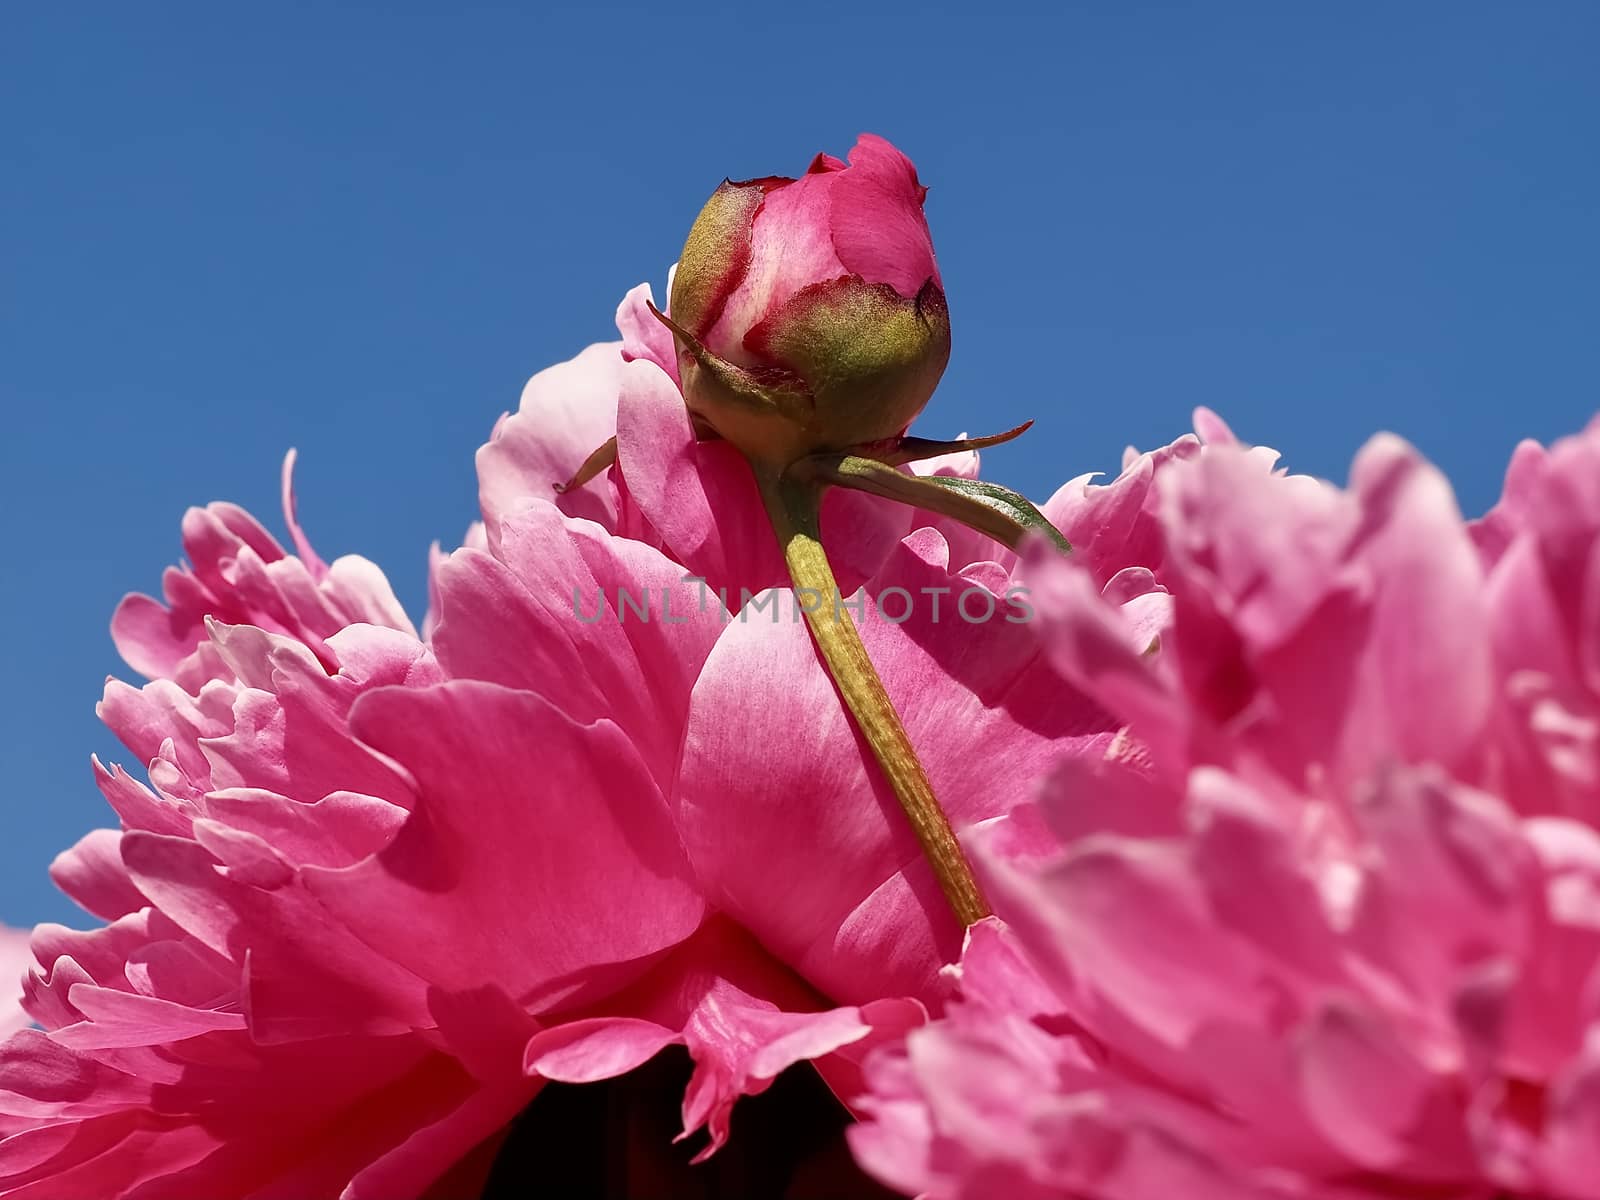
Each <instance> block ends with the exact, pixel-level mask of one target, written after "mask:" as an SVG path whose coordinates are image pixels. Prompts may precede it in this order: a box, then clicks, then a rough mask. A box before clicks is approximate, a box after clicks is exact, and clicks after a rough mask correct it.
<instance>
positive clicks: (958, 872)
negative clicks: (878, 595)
mask: <svg viewBox="0 0 1600 1200" xmlns="http://www.w3.org/2000/svg"><path fill="white" fill-rule="evenodd" d="M756 478H757V480H758V481H759V482H760V485H761V496H762V499H763V500H765V501H766V505H767V515H768V516H770V517H771V518H772V528H773V529H774V531H775V532H776V533H777V535H778V541H779V543H780V544H781V545H782V546H783V556H784V558H785V559H786V560H787V561H788V564H789V575H790V578H791V579H792V580H793V581H794V585H795V587H796V588H797V589H809V590H810V592H811V594H812V595H814V596H817V597H820V598H821V600H820V602H819V603H817V604H815V605H810V606H808V605H805V604H802V605H801V607H802V608H804V609H805V614H806V622H807V624H809V625H810V626H811V636H812V638H814V639H815V641H816V644H817V649H818V650H819V651H821V653H822V661H823V662H824V663H825V664H826V665H827V668H828V674H830V675H831V676H832V677H833V681H834V683H835V684H836V685H838V688H839V692H840V694H841V695H842V696H843V697H844V702H845V706H846V707H847V708H849V710H850V713H851V715H852V716H853V717H854V718H855V721H856V727H857V728H859V729H860V730H861V732H862V735H863V736H865V737H866V739H867V743H868V744H869V745H870V746H871V747H872V753H873V756H874V757H876V758H877V760H878V765H879V766H880V767H882V768H883V773H884V776H885V777H886V778H887V779H888V781H889V786H890V787H891V788H893V789H894V794H895V796H896V798H897V799H898V800H899V801H900V807H901V808H902V809H904V810H905V814H906V818H907V819H908V820H909V821H910V822H911V829H912V832H914V833H915V834H916V835H917V841H918V842H919V843H921V846H922V853H923V854H924V855H926V856H927V859H928V862H929V863H930V864H931V865H932V867H933V873H934V875H935V876H937V877H938V880H939V886H940V887H941V888H943V889H944V894H945V899H947V900H948V901H949V902H950V907H951V909H953V910H954V911H955V914H956V917H957V919H958V920H960V922H961V923H962V924H963V925H971V924H973V923H974V922H976V921H981V920H982V919H983V918H984V917H986V916H988V915H989V911H990V910H989V905H988V903H987V901H985V900H984V898H983V893H982V892H981V891H979V890H978V882H977V880H976V879H974V878H973V875H972V866H971V864H970V863H968V862H967V857H966V855H965V854H964V853H963V852H962V849H961V843H960V842H958V841H957V840H956V835H955V832H954V831H953V830H952V829H951V828H950V822H949V820H948V819H947V818H946V817H945V815H944V810H943V809H942V808H940V807H939V801H938V800H937V799H935V797H934V794H933V787H932V786H931V785H930V784H929V783H928V776H927V772H925V771H924V770H923V769H922V763H921V762H920V761H919V760H918V758H917V752H916V749H915V748H914V747H913V746H912V745H911V739H910V737H909V736H908V735H907V734H906V727H905V726H904V725H903V724H902V723H901V721H900V715H899V714H898V713H897V712H895V710H894V704H893V702H891V701H890V699H889V693H888V692H886V691H885V690H884V687H883V680H881V679H880V678H878V672H877V670H876V669H875V668H874V667H873V665H872V660H871V659H870V658H869V657H868V656H867V648H866V647H865V646H864V645H862V644H861V634H860V633H859V632H858V631H857V629H856V627H855V622H853V621H852V620H851V619H850V618H849V616H848V615H847V614H845V613H843V612H841V611H840V608H839V605H838V604H837V602H836V601H837V599H838V596H839V590H838V583H837V581H836V580H835V579H834V577H833V568H832V567H831V566H829V565H828V555H827V552H826V551H824V550H823V548H822V538H821V532H820V526H819V522H818V512H819V509H820V505H821V499H822V489H821V487H820V486H819V485H817V484H815V483H809V482H806V481H803V480H797V479H793V478H784V477H782V476H781V475H780V474H779V473H777V472H770V471H766V470H763V469H761V468H759V467H758V468H757V469H756Z"/></svg>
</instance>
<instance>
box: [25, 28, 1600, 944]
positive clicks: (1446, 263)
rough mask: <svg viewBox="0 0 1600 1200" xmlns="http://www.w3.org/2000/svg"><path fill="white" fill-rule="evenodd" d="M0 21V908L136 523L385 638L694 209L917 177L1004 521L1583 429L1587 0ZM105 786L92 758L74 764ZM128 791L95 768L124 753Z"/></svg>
mask: <svg viewBox="0 0 1600 1200" xmlns="http://www.w3.org/2000/svg"><path fill="white" fill-rule="evenodd" d="M3 24H4V29H3V31H0V407H3V411H4V414H5V426H4V428H5V436H4V437H3V438H0V501H3V503H0V523H3V531H4V535H5V541H6V544H7V545H8V546H9V547H10V552H9V556H8V558H7V562H6V566H5V568H4V570H5V582H6V586H5V587H4V589H0V627H3V628H4V629H5V630H6V631H7V637H6V642H7V657H8V660H9V667H10V671H9V679H8V680H7V686H6V687H5V688H4V690H3V692H0V751H3V758H4V762H5V763H6V767H7V771H6V789H5V794H6V806H5V810H4V814H3V817H0V821H3V824H0V919H4V920H7V921H9V922H11V923H16V924H20V923H28V922H32V921H35V920H41V919H55V920H60V919H68V920H71V919H75V918H74V914H75V912H76V910H75V909H73V908H72V906H71V905H70V904H69V903H68V902H66V901H65V900H64V899H62V898H60V897H59V896H57V895H56V894H55V893H54V892H53V890H52V888H51V886H50V885H49V883H48V880H47V879H46V876H45V868H46V866H47V864H48V862H49V860H50V858H51V857H52V856H53V855H54V854H55V852H56V851H57V850H59V849H61V848H62V847H64V846H66V845H68V844H70V843H71V842H72V841H74V840H75V839H76V838H77V837H78V836H79V835H80V834H81V833H83V832H84V831H86V830H87V829H89V828H92V827H93V826H95V825H97V824H101V823H104V822H105V821H106V819H107V818H108V817H109V815H110V814H109V810H108V809H106V808H105V807H104V805H103V803H102V801H101V800H100V798H99V795H98V793H97V792H96V791H95V789H94V787H93V785H92V782H91V779H90V775H89V771H88V766H87V763H88V756H89V754H90V752H91V751H95V750H98V751H101V752H102V753H108V752H114V751H115V743H114V741H113V739H112V738H111V737H110V736H109V735H108V734H106V733H105V731H104V730H102V729H101V728H100V727H99V725H98V724H97V722H96V721H95V718H94V714H93V705H94V703H95V701H96V699H97V698H98V695H99V692H100V688H101V683H102V680H103V678H104V676H105V675H106V674H107V673H110V672H118V671H119V670H120V669H121V668H120V666H119V663H118V661H117V659H116V657H115V654H114V652H113V650H112V647H111V644H110V640H109V637H108V636H107V632H106V626H107V621H108V618H109V617H110V614H111V610H112V608H113V606H114V605H115V604H116V601H117V599H118V598H119V597H120V596H121V595H122V594H123V593H124V592H126V591H129V590H146V591H149V590H154V589H155V588H156V587H157V586H158V583H159V577H160V573H161V569H162V567H163V566H164V565H165V564H167V563H168V562H171V561H173V559H174V558H175V556H176V555H177V553H178V537H177V534H178V520H179V517H180V515H181V514H182V512H183V510H184V508H185V507H186V506H187V505H189V504H193V503H204V502H206V501H208V500H212V499H217V498H228V499H232V500H236V501H238V502H240V503H242V504H244V505H246V506H247V507H249V508H251V509H252V510H253V511H255V512H256V513H258V514H259V515H261V516H263V517H265V518H267V519H268V520H269V522H270V523H271V524H272V525H273V527H274V528H275V529H276V528H279V527H280V526H279V518H278V516H277V511H276V488H277V471H278V464H279V462H280V460H281V457H282V454H283V452H284V450H285V449H286V448H287V447H289V446H291V445H293V446H298V447H299V448H300V452H301V466H300V475H299V482H300V507H301V514H302V517H303V519H304V520H305V522H306V524H307V527H308V529H309V530H310V532H311V534H312V536H313V539H314V540H315V541H316V542H317V544H318V547H319V549H320V550H321V551H322V552H323V554H324V555H325V556H326V557H330V558H331V557H332V556H333V555H335V554H339V553H345V552H351V551H359V552H361V553H364V554H366V555H368V556H369V557H371V558H374V559H376V560H377V561H378V562H379V563H381V564H382V565H383V566H384V567H385V568H386V569H387V570H388V572H389V573H390V575H391V577H392V578H393V579H394V580H395V583H396V586H397V588H398V590H399V592H400V595H401V597H402V598H403V599H404V600H405V601H406V602H407V604H408V606H409V607H411V608H412V609H413V611H414V612H415V611H419V610H420V607H421V603H422V596H423V590H424V588H423V581H424V564H425V553H426V547H427V545H428V543H429V542H430V541H431V540H432V539H434V538H439V539H442V540H444V541H447V542H448V541H450V540H451V539H453V538H455V537H457V536H458V535H459V533H460V531H461V530H462V528H463V527H464V526H465V525H466V523H467V522H468V520H469V519H470V518H471V517H472V515H473V505H474V492H475V488H474V480H473V474H472V452H473V450H474V449H475V448H476V446H477V445H478V444H479V443H480V442H481V441H482V440H483V439H484V438H485V436H486V435H487V432H488V430H489V428H490V426H491V424H492V423H493V421H494V419H495V417H496V416H497V415H498V414H499V413H500V412H501V411H502V410H503V409H505V408H508V407H512V406H514V405H515V403H516V399H517V394H518V391H519V389H520V387H521V384H522V382H523V380H524V379H525V378H526V377H527V376H528V375H529V374H531V373H532V372H533V371H534V370H536V369H538V368H539V367H541V366H543V365H546V364H548V363H550V362H553V361H556V360H558V359H562V358H565V357H568V356H570V355H571V354H573V353H574V352H576V351H577V350H578V349H580V348H581V347H582V346H583V345H584V344H586V343H587V342H590V341H595V340H600V339H604V338H607V337H609V336H612V333H611V327H610V319H611V314H612V311H613V309H614V307H615V305H616V302H617V300H618V298H619V297H620V296H621V294H622V293H623V291H625V290H626V289H627V288H628V287H630V286H631V285H633V284H634V283H636V282H638V281H639V280H641V279H651V280H655V281H657V287H658V291H659V287H660V284H659V281H660V280H661V279H662V277H663V276H664V273H665V270H666V267H667V265H668V263H670V262H671V261H672V259H673V258H674V257H675V256H676V252H677V249H678V247H679V246H680V245H681V243H682V239H683V235H684V233H685V232H686V230H687V228H688V225H689V222H690V221H691V220H692V219H693V217H694V214H695V212H696V211H697V210H698V208H699V206H700V204H701V203H702V201H703V200H704V198H705V196H706V195H707V194H708V193H709V191H710V190H711V188H712V187H714V186H715V184H716V183H717V182H718V181H719V180H720V179H721V178H722V177H723V176H725V175H728V176H733V177H735V178H739V177H748V176H754V175H764V174H773V173H794V172H797V171H799V170H801V169H803V168H804V166H805V164H806V162H807V161H808V160H809V159H810V157H811V156H812V155H813V154H814V153H815V152H816V151H817V150H821V149H827V150H830V151H832V152H834V153H837V154H842V153H843V152H845V151H846V150H848V148H849V146H850V145H851V143H852V141H853V139H854V137H855V135H856V133H857V132H859V131H861V130H863V129H869V130H873V131H875V132H879V133H882V134H885V135H886V136H888V137H890V138H892V139H893V140H895V141H896V142H897V143H899V144H900V145H901V146H902V147H903V148H904V149H905V150H906V151H907V152H908V153H910V154H911V155H912V157H913V158H914V159H915V160H916V162H917V164H918V166H919V168H920V170H921V173H922V178H923V182H925V183H927V184H929V185H930V187H931V189H932V190H931V192H930V195H929V198H928V212H929V217H930V220H931V222H932V226H933V231H934V238H935V243H936V245H937V247H938V252H939V257H940V263H941V267H942V269H943V273H944V278H945V282H946V286H947V288H948V290H949V295H950V305H951V310H952V317H953V321H954V329H955V353H954V358H953V360H952V363H951V366H950V370H949V373H948V374H947V376H946V378H945V382H944V384H943V386H942V388H941V390H940V392H939V394H938V395H937V396H936V397H935V399H934V401H933V403H932V404H931V405H930V407H929V409H928V411H927V413H926V414H925V415H924V417H923V419H922V421H921V423H920V424H919V431H920V432H923V433H925V434H927V435H930V436H941V435H953V434H955V433H957V432H959V431H961V430H971V431H973V432H988V431H992V430H998V429H1002V428H1005V427H1008V426H1010V425H1013V424H1016V423H1018V422H1019V421H1022V420H1024V419H1026V418H1029V417H1033V418H1037V420H1038V425H1037V427H1036V428H1035V430H1034V432H1033V433H1031V434H1030V435H1029V437H1028V438H1027V439H1026V440H1025V441H1024V442H1023V443H1021V444H1019V445H1016V446H1014V447H1009V448H1006V449H1004V450H1001V451H997V452H995V453H993V454H992V455H991V456H990V457H989V460H988V462H989V470H988V473H989V474H990V475H991V476H992V477H993V478H996V479H998V480H1001V481H1003V482H1007V483H1010V484H1012V485H1013V486H1017V487H1020V488H1022V489H1023V490H1024V491H1027V492H1029V493H1031V494H1035V495H1038V496H1041V497H1042V496H1044V495H1047V494H1048V493H1049V492H1050V491H1051V490H1053V488H1054V487H1055V485H1056V484H1057V483H1059V482H1060V481H1062V480H1063V479H1066V478H1068V477H1070V476H1073V475H1076V474H1079V473H1081V472H1083V471H1088V470H1095V469H1101V470H1114V469H1115V467H1116V465H1117V462H1118V460H1119V457H1120V453H1121V450H1122V447H1123V446H1124V445H1125V444H1128V443H1130V442H1131V443H1133V444H1136V445H1138V446H1140V447H1148V446H1151V445H1153V444H1156V443H1160V442H1164V441H1167V440H1169V439H1170V438H1172V437H1173V436H1175V435H1177V434H1179V433H1181V432H1183V431H1184V430H1185V429H1186V427H1187V420H1188V414H1189V411H1190V410H1191V408H1192V407H1193V406H1194V405H1196V404H1202V403H1203V404H1207V405H1210V406H1212V407H1214V408H1216V409H1217V410H1218V411H1220V412H1221V413H1222V414H1224V416H1225V417H1226V418H1227V419H1228V420H1229V421H1230V422H1231V423H1232V424H1233V425H1234V427H1235V429H1236V430H1237V431H1238V432H1239V433H1240V434H1241V435H1242V436H1244V437H1246V438H1248V439H1250V440H1252V441H1257V442H1263V443H1267V444H1271V445H1274V446H1277V447H1279V448H1280V449H1281V450H1282V451H1283V452H1284V454H1285V456H1286V460H1287V462H1288V463H1290V464H1291V465H1292V466H1294V467H1295V468H1296V469H1300V470H1305V471H1310V472H1314V473H1317V474H1322V475H1327V476H1330V477H1333V478H1335V479H1341V480H1342V479H1343V478H1344V475H1345V471H1346V467H1347V465H1348V462H1349V460H1350V457H1351V455H1352V454H1353V452H1354V451H1355V449H1356V448H1357V447H1358V446H1359V445H1360V443H1361V442H1362V441H1363V440H1365V439H1366V438H1367V437H1368V436H1369V435H1370V434H1371V433H1373V432H1374V431H1376V430H1378V429H1380V428H1386V429H1393V430H1396V431H1398V432H1399V433H1401V434H1403V435H1404V436H1406V437H1408V438H1410V439H1411V440H1412V441H1414V442H1416V443H1417V444H1418V445H1419V446H1421V447H1422V449H1423V450H1424V451H1425V452H1426V453H1427V454H1429V455H1430V456H1431V457H1433V458H1434V459H1435V460H1436V461H1437V462H1439V463H1440V464H1441V465H1442V466H1443V467H1444V468H1445V469H1446V470H1447V471H1448V473H1449V474H1450V475H1451V477H1452V478H1453V479H1454V480H1455V481H1456V484H1457V488H1458V491H1459V494H1460V496H1461V497H1462V502H1463V505H1464V507H1466V508H1467V509H1468V510H1469V511H1479V510H1481V509H1482V508H1483V507H1485V506H1486V505H1487V504H1488V503H1489V502H1490V501H1491V499H1492V497H1493V495H1494V494H1495V491H1496V488H1497V485H1498V481H1499V476H1500V471H1501V469H1502V466H1503V464H1504V462H1505V460H1506V457H1507V455H1508V454H1509V452H1510V449H1511V447H1512V445H1513V444H1514V443H1515V442H1516V440H1517V439H1518V438H1519V437H1523V436H1533V437H1538V438H1540V439H1549V438H1552V437H1554V436H1557V435H1559V434H1561V433H1563V432H1567V431H1570V430H1573V429H1575V428H1577V427H1578V426H1580V425H1581V424H1582V423H1583V422H1584V421H1585V420H1587V418H1588V417H1589V415H1590V414H1591V412H1592V411H1593V410H1594V409H1595V408H1597V407H1600V387H1597V383H1600V340H1597V339H1596V336H1595V324H1596V318H1597V316H1600V232H1597V222H1596V220H1595V214H1596V213H1597V212H1600V150H1597V148H1596V147H1597V145H1600V143H1597V141H1596V139H1595V136H1594V131H1595V128H1596V124H1597V118H1600V72H1597V71H1595V69H1594V61H1595V53H1596V48H1597V46H1600V5H1596V4H1594V3H1593V2H1592V0H1578V2H1573V3H1560V2H1552V0H1543V2H1541V3H1539V4H1532V5H1508V4H1498V3H1496V4H1488V3H1423V2H1420V0H1419V2H1410V3H1406V4H1403V5H1377V4H1372V5H1359V6H1351V5H1304V4H1293V5H1290V4H1281V3H1240V2H1234V3H1228V4H1224V5H1193V4H1178V3H1173V4H1159V3H1125V4H1098V3H1097V4H1086V3H1083V4H1080V3H1050V4H1038V5H1031V6H1030V5H1008V4H1003V3H988V4H976V5H975V4H965V5H949V6H944V5H941V4H937V3H919V4H909V5H900V4H895V5H887V4H881V5H880V4H870V3H862V4H859V5H857V4H849V3H831V2H821V3H819V2H815V0H810V2H807V3H805V4H792V5H786V6H782V7H781V8H780V7H778V6H770V5H749V4H740V5H729V6H726V7H722V6H715V5H702V6H695V5H693V4H683V5H673V4H662V3H653V4H648V5H607V4H599V3H597V4H576V3H574V4H567V5H553V4H552V5H546V4H533V3H527V4H500V5H496V4H481V3H462V4H451V5H443V4H438V5H414V4H404V3H401V4H394V3H384V4H376V3H351V2H346V3H341V4H339V5H320V4H309V3H279V4H274V5H270V6H265V7H261V6H258V7H256V8H254V9H245V8H241V7H239V6H234V5H213V4H202V3H177V2H172V3H163V4H159V5H130V4H125V3H99V4H96V3H84V4H75V5H70V6H68V5H44V4H39V5H14V6H10V7H8V10H7V13H6V16H5V18H4V22H3ZM112 757H122V758H125V757H126V756H125V755H120V756H119V755H118V754H116V753H112ZM127 765H128V766H130V767H135V766H137V764H133V763H129V764H127Z"/></svg>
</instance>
